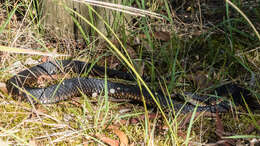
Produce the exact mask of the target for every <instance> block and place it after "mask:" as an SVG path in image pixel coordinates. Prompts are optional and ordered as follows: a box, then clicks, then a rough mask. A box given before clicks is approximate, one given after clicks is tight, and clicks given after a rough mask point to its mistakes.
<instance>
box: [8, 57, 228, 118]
mask: <svg viewBox="0 0 260 146" xmlns="http://www.w3.org/2000/svg"><path fill="white" fill-rule="evenodd" d="M92 67H93V68H92V69H93V70H98V71H104V70H105V69H104V68H103V67H99V66H96V65H94V66H92ZM89 68H91V65H90V64H87V63H85V62H81V61H71V60H61V61H49V62H45V63H42V64H39V65H36V66H33V67H31V68H28V69H26V70H24V71H21V72H19V73H18V74H17V75H15V76H13V77H12V78H10V79H9V80H8V81H7V89H8V93H9V94H12V95H13V96H14V97H21V98H22V99H25V100H31V101H33V102H36V101H37V102H40V103H43V104H51V103H57V102H59V101H63V100H68V99H69V98H72V97H76V96H80V95H82V93H83V94H86V95H88V96H92V97H96V96H97V95H98V94H104V92H105V90H106V91H108V96H110V97H114V98H118V99H130V100H136V101H142V96H143V97H144V99H145V101H146V103H147V104H149V105H156V104H155V102H154V100H153V98H152V97H151V95H150V94H149V92H148V91H147V90H146V88H145V87H143V86H141V88H140V87H139V86H136V85H129V84H123V83H118V82H112V81H105V80H104V79H97V78H89V77H75V78H71V79H66V80H64V81H62V82H60V83H59V84H56V85H51V86H48V87H44V88H33V87H29V86H28V85H27V84H26V83H27V82H28V81H33V80H37V77H39V76H40V75H54V74H59V73H68V72H71V71H73V72H74V73H77V74H84V73H86V72H88V70H89ZM107 75H108V76H116V77H118V78H121V79H125V80H133V79H134V78H133V76H132V75H130V74H126V73H118V71H116V70H112V69H107ZM152 93H153V95H155V97H156V100H157V102H158V103H159V104H160V105H161V106H162V107H163V108H167V107H173V108H174V110H176V111H179V110H181V112H184V113H186V112H190V111H192V110H194V109H195V108H196V106H194V105H190V104H181V103H176V102H175V101H174V100H172V99H171V97H169V96H164V94H163V93H162V91H160V90H159V91H152ZM194 98H196V97H194ZM197 98H199V97H197ZM228 109H229V106H227V103H220V104H216V105H207V106H198V107H197V111H210V112H216V111H219V112H225V111H228Z"/></svg>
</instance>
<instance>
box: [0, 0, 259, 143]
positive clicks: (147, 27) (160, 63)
mask: <svg viewBox="0 0 260 146" xmlns="http://www.w3.org/2000/svg"><path fill="white" fill-rule="evenodd" d="M131 2H132V3H130V2H129V3H126V5H134V4H136V5H137V6H138V7H139V8H142V9H144V8H149V6H151V7H150V8H153V11H155V12H157V13H159V14H160V15H156V14H155V13H146V14H148V15H149V14H151V15H152V16H153V15H154V16H156V17H155V18H153V17H137V16H132V17H131V19H129V18H128V23H126V22H125V21H124V19H125V18H127V17H126V14H125V13H119V12H118V11H113V15H114V16H115V18H114V19H115V21H114V23H113V25H112V27H110V24H108V23H106V21H107V19H108V18H104V17H101V16H99V15H98V14H97V13H95V11H92V13H91V17H90V18H92V19H90V21H89V20H88V19H85V18H83V17H82V16H81V15H80V14H78V13H77V12H75V11H74V10H72V9H70V8H68V7H67V11H68V12H69V13H71V14H73V16H77V17H82V19H83V20H84V21H85V22H86V23H88V24H89V25H90V26H91V29H92V31H91V32H93V33H91V34H92V35H95V34H96V32H97V33H98V35H99V36H101V37H102V38H101V39H100V38H98V37H96V36H88V35H89V34H83V38H84V41H85V42H86V43H87V45H88V47H87V48H91V49H90V50H88V49H86V48H84V49H82V48H81V49H82V50H80V51H78V50H76V49H74V48H76V47H77V46H75V45H73V41H68V40H66V39H64V40H62V39H61V38H59V37H55V36H54V35H52V34H48V33H46V32H47V31H46V32H45V33H43V31H42V29H46V30H48V28H44V27H43V26H42V25H41V20H40V19H39V17H38V16H37V15H35V14H36V13H35V10H34V9H31V5H34V6H37V5H39V4H38V3H26V2H23V1H21V2H18V1H17V3H15V4H16V5H14V6H13V7H11V6H12V2H11V1H6V2H5V3H2V4H1V9H0V20H1V21H0V22H1V24H0V50H1V51H3V54H2V56H1V70H0V74H1V78H0V81H1V82H5V81H6V80H7V79H9V78H10V77H11V76H12V75H11V74H10V73H9V72H10V71H11V70H14V68H13V67H12V64H13V63H15V62H17V61H21V62H25V60H26V59H27V58H33V59H39V58H41V57H40V56H46V55H47V56H48V55H53V54H54V55H56V57H57V55H60V54H62V55H64V54H69V55H71V54H74V55H72V56H73V57H75V58H77V59H81V60H87V61H90V62H98V64H104V66H107V67H111V66H112V65H116V64H120V65H117V66H116V67H117V68H123V70H124V68H127V70H130V71H132V72H133V74H134V75H135V76H136V77H137V82H138V84H139V85H140V84H142V85H144V86H145V87H146V88H148V87H149V88H150V89H158V88H159V87H163V88H165V89H167V91H166V92H167V94H171V93H173V92H182V91H191V90H194V91H196V92H202V91H201V89H200V88H202V90H203V89H204V88H205V87H204V86H205V85H201V84H199V83H198V81H197V80H196V79H194V78H192V79H191V78H188V76H191V75H192V74H193V75H195V76H197V77H200V78H199V80H207V82H212V84H211V85H219V84H221V83H222V82H226V81H236V82H239V83H241V84H244V85H245V86H247V84H249V83H251V82H253V85H254V86H252V87H249V88H250V89H251V90H252V93H254V94H255V97H256V102H257V100H258V102H259V94H258V93H259V91H260V90H259V89H260V88H259V87H260V85H259V83H258V82H257V81H258V80H259V76H260V75H259V68H260V61H259V60H260V59H259V45H260V41H259V35H258V31H259V30H257V27H255V25H259V24H258V23H257V22H254V21H252V22H253V23H252V22H251V21H249V20H250V19H249V18H247V17H249V16H247V15H246V14H247V11H244V12H243V10H242V11H241V10H240V9H238V8H236V7H234V6H233V5H232V3H231V2H230V1H227V3H226V5H231V6H232V7H226V9H228V10H227V11H226V12H227V13H226V15H227V17H225V20H223V21H222V22H220V23H218V24H211V25H210V26H209V25H208V24H207V23H206V22H203V23H202V22H201V21H198V20H196V19H193V18H192V17H191V20H192V21H191V23H183V22H181V21H178V20H180V19H177V18H176V17H178V15H176V16H173V10H175V8H174V5H171V4H170V3H168V2H167V1H162V2H161V3H159V2H158V3H156V2H152V1H149V2H148V3H145V1H143V0H141V1H131ZM152 6H153V7H152ZM184 6H187V7H195V4H194V5H189V3H188V2H187V3H186V4H185V5H184ZM65 7H66V6H65ZM89 8H91V7H90V6H89ZM106 8H107V7H106ZM112 8H115V7H114V6H113V7H112ZM233 8H235V10H234V9H233ZM116 9H118V7H116ZM183 9H184V10H187V9H185V8H183ZM254 9H255V11H257V10H258V9H260V8H254ZM126 10H130V12H133V11H132V10H134V9H131V8H127V9H124V11H126ZM233 10H234V11H233ZM22 12H25V13H22ZM18 13H19V14H22V15H23V14H24V17H22V21H18V20H17V16H18ZM135 13H137V14H140V15H144V11H138V12H135ZM176 13H177V12H176ZM177 14H178V13H177ZM187 14H188V15H194V14H196V13H195V12H187ZM234 14H241V15H242V16H240V15H238V16H237V15H236V16H235V17H234V16H233V15H234ZM256 16H257V17H258V15H256ZM158 17H159V18H161V17H162V18H163V19H158ZM94 18H96V19H97V20H98V21H101V22H103V23H104V24H105V25H106V26H107V30H108V32H109V33H108V35H104V34H103V33H102V32H100V31H99V29H98V28H96V27H95V25H94V24H93V23H95V22H94V21H95V20H96V19H94ZM173 18H174V19H173ZM256 19H260V18H256ZM205 20H207V18H205ZM21 22H22V23H21ZM74 22H75V23H76V24H77V26H78V28H79V30H80V31H81V32H82V33H83V29H82V27H81V26H80V23H79V22H77V20H76V19H75V18H74ZM201 24H203V26H202V27H201ZM198 26H200V27H199V29H197V28H198ZM167 27H169V28H170V29H167V30H163V31H166V32H167V34H168V35H169V36H170V37H169V38H168V39H167V40H166V41H162V40H160V39H161V38H162V37H163V36H162V35H158V33H157V32H158V31H159V32H161V31H162V30H160V29H163V28H167ZM201 28H202V29H203V30H201ZM17 30H19V31H17ZM197 32H200V33H199V35H198V34H197ZM13 36H14V37H13ZM136 39H138V40H139V42H137V43H136ZM102 40H105V41H106V43H103V41H102ZM102 44H105V45H102ZM7 46H8V47H9V48H8V47H7ZM99 46H101V48H103V49H101V53H100V52H98V48H99ZM20 48H31V50H29V51H28V49H27V50H26V51H25V50H22V49H20ZM40 48H43V49H40ZM130 48H132V50H130ZM34 49H37V50H34ZM49 49H50V50H56V51H57V52H53V51H50V52H48V53H45V52H46V50H49ZM62 50H63V51H62ZM64 50H65V53H64ZM130 51H131V53H129V52H130ZM14 52H16V53H17V52H20V53H23V54H16V53H15V54H14ZM28 52H30V53H28ZM84 52H87V53H84ZM88 53H89V54H91V55H89V54H88ZM24 54H25V55H24ZM32 54H33V55H32ZM75 54H76V55H75ZM78 54H79V55H78ZM82 54H83V55H82ZM83 56H84V57H83ZM115 56H117V57H116V58H115ZM132 56H135V57H132ZM58 58H64V57H58ZM104 60H105V61H104ZM114 60H116V61H114ZM121 64H123V65H124V66H126V67H124V66H123V67H122V66H121ZM29 66H31V65H29ZM138 67H139V68H138ZM18 71H19V70H18ZM18 71H16V72H18ZM201 72H203V74H201V75H200V73H201ZM141 73H142V74H143V75H145V76H148V77H150V79H151V81H152V82H151V84H150V85H149V86H148V84H147V83H146V82H145V81H144V80H143V78H142V77H141V76H142V74H141ZM204 76H206V78H205V77H204ZM250 80H251V81H250ZM193 84H194V86H193ZM195 84H196V86H195ZM203 87H204V88H203ZM104 92H105V96H104V97H105V98H101V97H99V98H98V99H93V98H89V97H87V96H86V95H84V94H83V95H82V98H80V99H74V100H70V101H66V102H61V103H58V104H54V105H39V106H36V107H35V106H34V105H31V104H29V103H25V102H20V101H17V100H14V99H13V98H12V97H10V96H9V95H8V94H6V93H4V92H1V94H0V95H1V98H0V111H1V113H2V114H0V118H1V119H2V120H1V122H0V131H1V132H0V133H1V134H0V140H1V141H4V142H6V143H10V144H17V145H18V144H19V145H20V144H21V145H28V144H34V143H35V144H50V145H56V144H71V145H76V144H93V145H94V144H97V143H99V144H101V145H104V141H103V139H102V138H104V137H106V138H110V139H112V140H118V137H120V135H119V136H118V135H117V134H116V132H113V130H114V129H112V130H111V129H109V128H108V127H109V126H110V125H112V126H117V127H118V128H119V130H120V131H122V132H123V133H124V134H125V135H126V136H127V138H128V139H129V141H130V142H129V144H132V143H133V144H134V145H141V144H146V145H181V144H185V145H189V144H193V145H197V144H203V143H206V142H209V143H216V142H217V141H216V139H217V138H218V137H217V135H216V133H215V129H216V126H215V124H216V122H215V118H212V117H207V116H203V114H201V115H200V116H198V117H196V116H195V114H196V113H195V112H193V113H192V116H191V119H190V120H189V123H186V124H184V125H183V122H184V121H185V118H186V117H187V116H188V115H182V114H178V113H171V112H169V113H167V112H165V111H163V110H162V109H159V110H158V111H157V112H156V111H153V110H152V109H150V108H148V107H146V106H145V107H142V106H138V105H135V104H129V103H127V102H122V103H117V102H110V101H108V96H107V90H105V91H104ZM143 102H145V100H144V99H143ZM157 106H159V105H158V103H157ZM237 108H239V107H237ZM151 113H156V116H155V117H154V118H150V116H151V115H150V114H151ZM173 115H175V116H173ZM220 116H221V121H222V123H223V126H224V130H225V132H226V133H230V135H226V136H225V137H227V138H229V139H233V140H235V142H237V143H238V142H243V141H242V140H247V141H246V142H248V141H250V140H251V139H252V137H255V135H257V132H252V133H247V130H248V127H249V126H250V125H251V123H253V125H255V127H257V121H259V120H260V116H259V114H258V113H252V112H248V113H247V112H244V113H239V112H238V111H233V113H226V114H221V115H220ZM141 117H144V118H141ZM136 121H138V122H136ZM120 140H122V139H120ZM1 141H0V142H1Z"/></svg>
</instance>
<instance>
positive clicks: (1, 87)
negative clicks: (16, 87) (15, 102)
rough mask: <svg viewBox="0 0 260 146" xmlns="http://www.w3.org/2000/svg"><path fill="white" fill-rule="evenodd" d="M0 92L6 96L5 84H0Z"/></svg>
mask: <svg viewBox="0 0 260 146" xmlns="http://www.w3.org/2000/svg"><path fill="white" fill-rule="evenodd" d="M0 90H1V91H2V92H3V93H6V94H8V91H7V88H6V84H5V83H1V82H0Z"/></svg>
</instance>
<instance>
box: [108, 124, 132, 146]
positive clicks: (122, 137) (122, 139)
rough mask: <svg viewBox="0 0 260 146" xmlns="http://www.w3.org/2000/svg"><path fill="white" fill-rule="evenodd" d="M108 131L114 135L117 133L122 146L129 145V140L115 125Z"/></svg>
mask: <svg viewBox="0 0 260 146" xmlns="http://www.w3.org/2000/svg"><path fill="white" fill-rule="evenodd" d="M108 129H110V130H111V131H112V132H113V133H115V134H116V135H117V136H118V138H119V139H120V146H127V145H128V138H127V136H126V135H125V133H124V132H123V131H121V130H119V128H118V127H116V126H113V125H110V126H109V127H108Z"/></svg>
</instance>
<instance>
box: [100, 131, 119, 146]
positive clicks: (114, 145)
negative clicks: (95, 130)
mask: <svg viewBox="0 0 260 146" xmlns="http://www.w3.org/2000/svg"><path fill="white" fill-rule="evenodd" d="M96 137H97V138H99V139H100V140H101V141H103V142H104V143H106V144H108V145H110V146H119V141H118V140H114V139H111V138H108V137H106V136H104V135H101V134H96Z"/></svg>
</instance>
